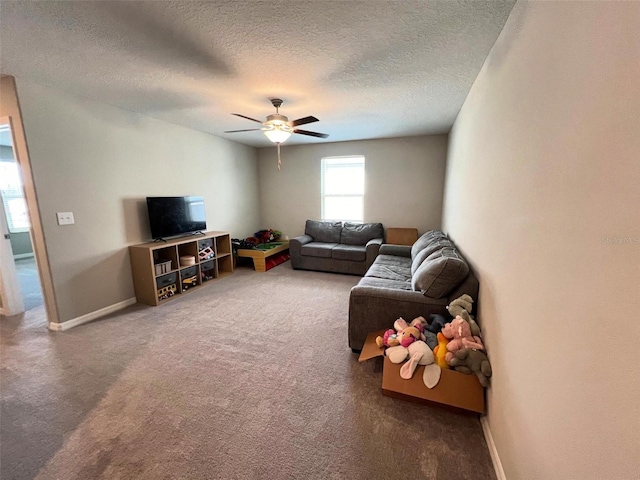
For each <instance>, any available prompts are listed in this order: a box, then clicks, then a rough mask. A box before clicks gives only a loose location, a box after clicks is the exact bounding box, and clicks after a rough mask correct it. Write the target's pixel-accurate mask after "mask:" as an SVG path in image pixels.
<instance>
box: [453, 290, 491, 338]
mask: <svg viewBox="0 0 640 480" xmlns="http://www.w3.org/2000/svg"><path fill="white" fill-rule="evenodd" d="M472 308H473V298H471V296H470V295H467V294H466V293H465V294H464V295H462V296H460V297H458V298H456V299H455V300H453V301H452V302H451V303H450V304H449V306H448V307H447V310H449V313H450V314H451V316H452V317H453V318H455V317H457V316H460V317H462V318H463V319H464V320H465V321H466V322H467V323H468V324H469V326H470V327H471V335H473V336H475V337H480V336H481V335H482V334H481V333H480V327H479V326H478V324H477V323H476V322H475V320H474V318H473V316H472V315H471V309H472Z"/></svg>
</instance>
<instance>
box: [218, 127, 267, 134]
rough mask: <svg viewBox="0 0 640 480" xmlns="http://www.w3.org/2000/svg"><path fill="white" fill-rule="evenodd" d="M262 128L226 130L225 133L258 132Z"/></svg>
mask: <svg viewBox="0 0 640 480" xmlns="http://www.w3.org/2000/svg"><path fill="white" fill-rule="evenodd" d="M259 130H262V129H261V128H247V129H245V130H226V131H225V132H224V133H237V132H256V131H259Z"/></svg>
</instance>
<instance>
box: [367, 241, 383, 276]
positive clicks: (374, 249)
mask: <svg viewBox="0 0 640 480" xmlns="http://www.w3.org/2000/svg"><path fill="white" fill-rule="evenodd" d="M383 241H384V239H382V238H372V239H371V240H369V241H368V242H367V245H366V248H367V257H366V262H367V270H368V269H369V267H370V266H371V264H372V263H373V261H374V260H375V259H376V257H377V256H378V252H379V251H380V245H382V242H383Z"/></svg>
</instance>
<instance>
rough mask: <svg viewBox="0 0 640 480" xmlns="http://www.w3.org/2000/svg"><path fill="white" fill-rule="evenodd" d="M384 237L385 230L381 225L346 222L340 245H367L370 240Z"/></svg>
mask: <svg viewBox="0 0 640 480" xmlns="http://www.w3.org/2000/svg"><path fill="white" fill-rule="evenodd" d="M383 237H384V228H383V227H382V224H381V223H350V222H344V225H343V227H342V233H341V235H340V243H344V244H345V245H366V243H367V242H368V241H369V240H373V239H374V238H383Z"/></svg>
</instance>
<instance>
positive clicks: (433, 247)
mask: <svg viewBox="0 0 640 480" xmlns="http://www.w3.org/2000/svg"><path fill="white" fill-rule="evenodd" d="M445 247H450V248H453V243H452V242H451V240H449V239H448V238H446V237H437V238H435V239H433V240H432V241H431V243H429V244H428V245H427V246H426V247H424V248H423V249H422V250H420V251H419V252H418V254H417V255H416V258H414V259H413V261H412V262H411V275H413V274H414V273H416V270H418V268H419V267H420V265H422V262H424V261H425V260H426V259H427V257H429V256H430V255H431V254H432V253H434V252H437V251H438V250H441V249H443V248H445Z"/></svg>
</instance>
